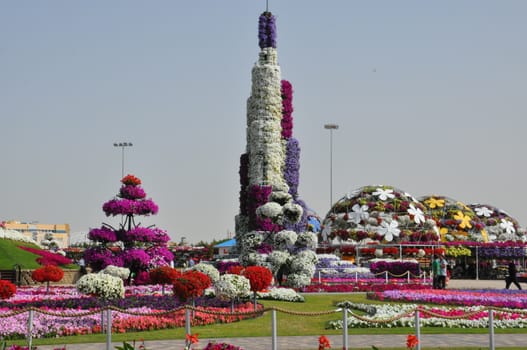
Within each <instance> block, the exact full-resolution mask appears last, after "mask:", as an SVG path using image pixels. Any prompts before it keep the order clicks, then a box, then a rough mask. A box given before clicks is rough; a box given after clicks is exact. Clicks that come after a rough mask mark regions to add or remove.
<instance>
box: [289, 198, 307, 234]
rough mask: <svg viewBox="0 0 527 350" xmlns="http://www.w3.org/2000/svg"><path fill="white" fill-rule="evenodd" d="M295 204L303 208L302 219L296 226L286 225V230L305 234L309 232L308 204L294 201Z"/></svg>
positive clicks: (297, 200)
mask: <svg viewBox="0 0 527 350" xmlns="http://www.w3.org/2000/svg"><path fill="white" fill-rule="evenodd" d="M293 202H294V203H295V204H298V205H299V206H301V207H302V209H303V211H302V217H301V218H300V221H298V222H297V223H296V224H291V223H285V224H284V228H285V229H286V230H290V231H295V232H296V233H300V232H305V231H306V230H307V219H308V208H307V205H306V203H305V202H304V201H303V200H301V199H298V198H297V199H295V200H294V201H293Z"/></svg>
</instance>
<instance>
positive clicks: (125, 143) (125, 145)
mask: <svg viewBox="0 0 527 350" xmlns="http://www.w3.org/2000/svg"><path fill="white" fill-rule="evenodd" d="M113 146H114V147H121V149H122V153H121V178H123V177H124V148H125V147H132V146H133V145H132V143H131V142H119V143H117V142H116V143H114V144H113Z"/></svg>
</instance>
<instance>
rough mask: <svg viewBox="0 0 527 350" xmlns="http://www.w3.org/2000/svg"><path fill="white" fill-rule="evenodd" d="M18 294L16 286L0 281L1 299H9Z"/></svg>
mask: <svg viewBox="0 0 527 350" xmlns="http://www.w3.org/2000/svg"><path fill="white" fill-rule="evenodd" d="M15 293H16V286H15V285H14V284H13V283H11V282H9V281H6V280H0V299H9V298H11V297H12V296H13V295H15Z"/></svg>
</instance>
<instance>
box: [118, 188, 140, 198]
mask: <svg viewBox="0 0 527 350" xmlns="http://www.w3.org/2000/svg"><path fill="white" fill-rule="evenodd" d="M119 197H121V198H126V199H143V198H145V197H146V192H145V190H143V189H142V188H141V187H139V186H134V185H124V186H121V189H120V190H119Z"/></svg>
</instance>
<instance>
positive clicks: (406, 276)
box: [316, 268, 433, 283]
mask: <svg viewBox="0 0 527 350" xmlns="http://www.w3.org/2000/svg"><path fill="white" fill-rule="evenodd" d="M328 271H336V274H338V273H340V274H343V275H348V276H352V277H351V278H352V279H354V280H355V282H358V281H359V279H368V278H371V277H367V276H364V275H365V273H364V272H359V271H354V272H350V273H347V272H346V269H345V268H344V269H341V268H324V269H322V270H318V271H317V272H316V278H317V279H318V283H322V279H331V278H332V277H333V278H334V277H335V275H336V274H334V273H328ZM324 275H326V276H327V277H326V276H324ZM369 275H373V276H374V277H384V280H385V283H388V282H389V279H390V278H400V279H406V280H407V282H408V283H410V282H411V280H412V279H420V280H422V281H423V283H427V280H428V281H429V282H431V281H432V277H433V276H432V275H431V274H427V273H426V271H425V272H422V273H421V274H419V275H415V274H413V273H412V272H411V271H406V272H403V273H402V274H399V275H397V274H394V273H391V272H390V271H388V270H386V271H382V272H378V273H372V272H370V273H369Z"/></svg>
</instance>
